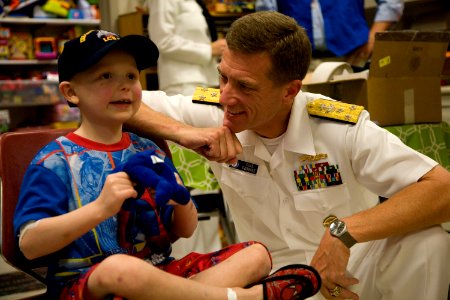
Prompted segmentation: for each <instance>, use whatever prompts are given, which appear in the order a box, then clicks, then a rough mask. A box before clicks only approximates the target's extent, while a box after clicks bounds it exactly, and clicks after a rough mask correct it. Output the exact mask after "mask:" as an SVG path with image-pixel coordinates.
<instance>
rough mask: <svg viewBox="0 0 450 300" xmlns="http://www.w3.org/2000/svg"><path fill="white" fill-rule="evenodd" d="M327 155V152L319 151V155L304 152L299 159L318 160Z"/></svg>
mask: <svg viewBox="0 0 450 300" xmlns="http://www.w3.org/2000/svg"><path fill="white" fill-rule="evenodd" d="M327 157H328V155H327V154H326V153H319V154H317V155H309V154H303V155H301V156H300V157H299V159H300V161H318V160H321V159H324V158H327Z"/></svg>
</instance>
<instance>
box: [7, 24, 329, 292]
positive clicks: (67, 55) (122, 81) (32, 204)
mask: <svg viewBox="0 0 450 300" xmlns="http://www.w3.org/2000/svg"><path fill="white" fill-rule="evenodd" d="M157 58H158V50H157V48H156V46H155V45H154V44H153V43H152V42H151V41H150V40H149V39H148V38H146V37H143V36H138V35H129V36H126V37H124V38H121V37H120V36H119V35H117V34H114V33H111V32H108V31H104V30H92V31H89V32H88V33H86V34H84V35H81V36H80V37H78V38H75V39H73V40H70V41H69V42H66V43H65V44H64V50H63V52H62V54H61V55H60V57H59V59H58V73H59V80H60V91H61V93H62V94H63V95H64V97H65V99H66V100H67V101H68V103H69V104H70V105H71V106H77V107H78V108H79V109H80V113H81V116H82V118H81V120H82V121H81V125H80V127H79V128H78V129H76V130H75V131H74V132H73V133H69V134H68V135H66V136H62V137H59V138H58V139H56V140H54V141H53V142H51V143H49V144H48V145H46V146H45V147H44V148H42V149H41V150H40V151H39V152H38V153H37V154H36V156H35V157H34V159H33V161H32V163H31V165H30V166H29V168H28V169H27V172H26V174H25V176H24V180H23V184H22V187H21V192H20V198H19V202H18V206H17V208H16V211H15V216H14V230H15V232H16V234H17V236H18V244H19V247H20V249H21V251H22V253H23V254H24V256H25V257H26V258H28V259H34V258H38V257H46V258H47V259H48V262H49V268H48V275H47V279H48V285H47V288H48V289H47V296H48V298H49V299H111V298H114V299H118V298H120V299H123V298H124V299H130V300H131V299H170V300H172V299H193V300H198V299H208V300H209V299H218V300H220V299H223V300H225V299H228V300H236V299H270V300H277V299H282V298H281V297H282V296H281V293H285V292H286V291H287V290H289V291H290V293H291V294H297V295H301V299H303V298H305V297H308V296H310V295H312V294H313V293H315V292H317V291H318V289H319V287H320V277H319V276H318V274H317V272H316V271H315V270H314V269H313V268H311V267H309V266H302V265H298V264H297V265H295V266H286V267H284V268H283V269H282V270H278V271H276V272H275V273H274V274H272V275H271V276H269V277H266V275H267V274H268V273H269V272H270V270H271V257H270V254H269V253H268V252H267V250H266V248H265V247H264V246H263V245H262V244H260V243H257V242H253V241H249V242H245V243H240V244H235V245H232V246H230V247H227V248H224V249H221V250H220V251H217V252H215V253H209V254H198V253H192V254H190V255H188V256H186V257H184V258H182V259H180V260H174V258H173V257H171V256H170V252H171V241H172V240H173V239H175V238H177V237H180V236H183V237H188V236H189V235H191V234H192V232H193V231H194V229H195V227H196V225H197V211H196V208H195V204H194V203H193V201H192V200H191V199H190V195H189V192H188V191H187V190H186V189H185V188H184V186H183V183H182V181H181V180H180V178H179V176H178V173H177V171H176V169H175V167H174V166H173V164H172V163H171V161H170V159H169V158H168V157H167V156H166V154H165V153H164V152H163V151H162V150H161V149H160V148H158V147H157V146H156V144H155V143H153V142H152V141H151V140H148V139H145V138H142V137H139V136H137V135H136V134H133V133H127V132H123V131H122V125H123V123H124V122H125V121H127V120H128V119H129V118H131V117H132V116H133V115H134V114H135V113H136V112H137V111H138V109H139V106H140V104H141V96H142V89H141V84H140V82H139V71H141V70H143V69H145V68H148V67H150V66H153V65H154V64H156V61H157ZM258 280H261V281H258ZM243 287H246V288H243ZM283 295H285V294H283ZM283 299H285V298H284V297H283ZM287 299H294V298H293V297H291V296H289V297H288V298H287ZM295 299H297V298H295Z"/></svg>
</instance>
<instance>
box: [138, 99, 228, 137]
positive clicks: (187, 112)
mask: <svg viewBox="0 0 450 300" xmlns="http://www.w3.org/2000/svg"><path fill="white" fill-rule="evenodd" d="M142 102H143V103H144V104H146V105H148V106H150V107H151V108H152V109H154V110H156V111H158V112H161V113H163V114H165V115H167V116H169V117H171V118H172V119H175V120H177V121H180V122H183V123H186V124H189V125H192V126H195V127H202V128H204V127H219V126H222V123H223V111H222V110H221V109H220V108H219V107H217V106H215V105H208V104H197V103H193V102H192V97H191V96H182V95H176V96H167V95H166V93H164V92H162V91H142Z"/></svg>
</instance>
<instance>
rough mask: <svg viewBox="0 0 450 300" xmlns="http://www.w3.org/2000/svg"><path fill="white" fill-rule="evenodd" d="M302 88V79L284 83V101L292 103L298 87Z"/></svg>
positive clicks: (298, 89)
mask: <svg viewBox="0 0 450 300" xmlns="http://www.w3.org/2000/svg"><path fill="white" fill-rule="evenodd" d="M301 88H302V81H301V80H298V79H295V80H292V81H290V82H288V83H287V84H286V89H285V94H284V97H283V99H284V101H286V102H287V103H289V104H290V103H292V102H293V101H294V99H295V96H297V94H298V93H299V92H300V89H301Z"/></svg>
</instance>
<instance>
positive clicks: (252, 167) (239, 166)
mask: <svg viewBox="0 0 450 300" xmlns="http://www.w3.org/2000/svg"><path fill="white" fill-rule="evenodd" d="M230 168H233V169H236V170H241V171H244V172H247V173H251V174H256V173H257V172H258V165H257V164H252V163H249V162H246V161H243V160H238V162H237V163H235V164H233V165H230Z"/></svg>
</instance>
